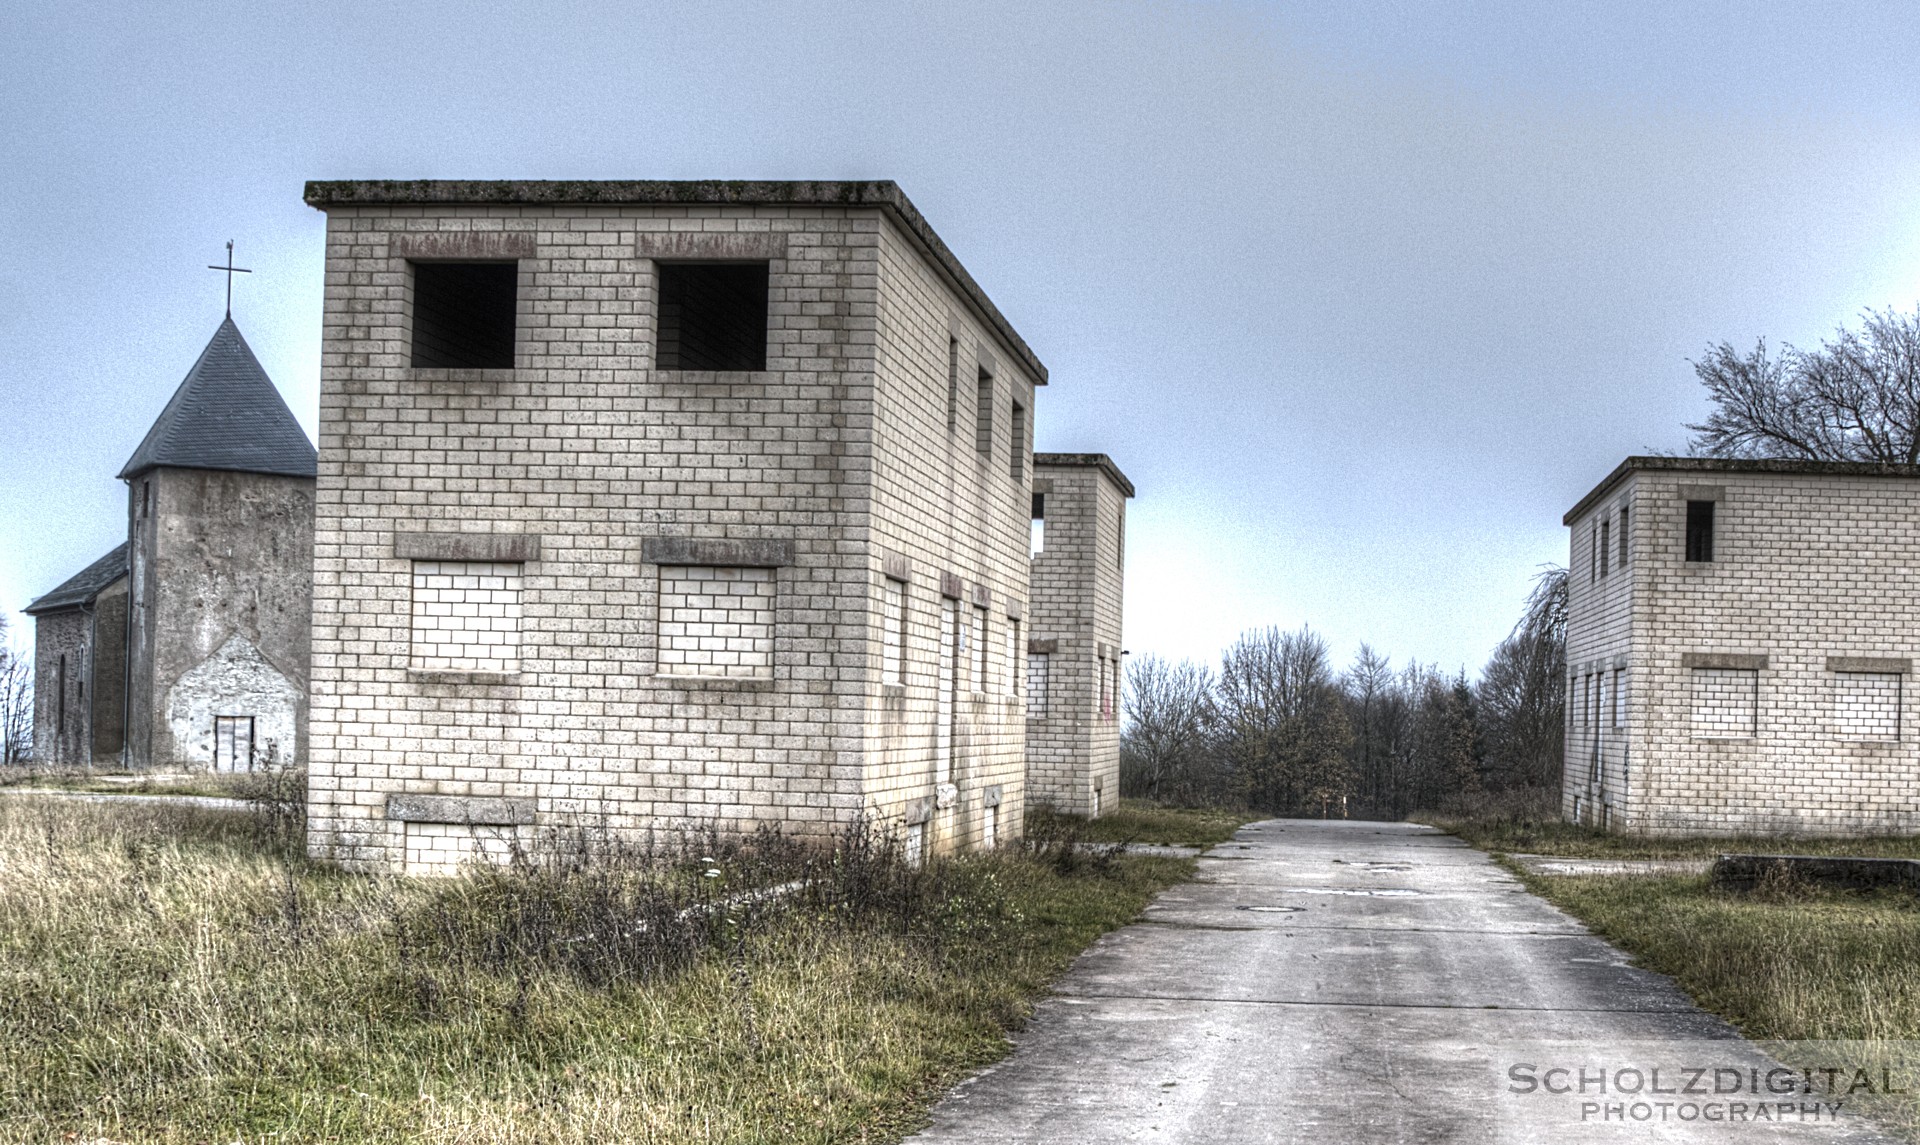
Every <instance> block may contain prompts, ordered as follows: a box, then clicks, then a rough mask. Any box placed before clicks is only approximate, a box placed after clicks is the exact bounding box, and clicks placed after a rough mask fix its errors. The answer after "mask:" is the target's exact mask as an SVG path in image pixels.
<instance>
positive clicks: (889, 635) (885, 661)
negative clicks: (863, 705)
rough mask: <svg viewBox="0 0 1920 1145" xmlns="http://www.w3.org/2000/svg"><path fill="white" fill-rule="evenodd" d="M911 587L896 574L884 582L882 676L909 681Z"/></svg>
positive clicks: (885, 679) (887, 679) (891, 680)
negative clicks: (908, 645) (908, 596)
mask: <svg viewBox="0 0 1920 1145" xmlns="http://www.w3.org/2000/svg"><path fill="white" fill-rule="evenodd" d="M906 670H907V588H906V585H905V584H903V583H902V582H900V581H897V580H894V579H893V578H892V577H887V578H885V579H884V580H883V581H882V582H881V585H880V679H881V681H882V682H884V683H888V684H895V685H904V684H905V683H906V682H907V676H906Z"/></svg>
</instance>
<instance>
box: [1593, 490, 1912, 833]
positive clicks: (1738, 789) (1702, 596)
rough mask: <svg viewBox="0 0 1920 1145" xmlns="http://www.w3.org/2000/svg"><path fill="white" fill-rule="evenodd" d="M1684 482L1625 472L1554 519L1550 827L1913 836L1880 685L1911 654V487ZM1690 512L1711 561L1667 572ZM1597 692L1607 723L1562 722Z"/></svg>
mask: <svg viewBox="0 0 1920 1145" xmlns="http://www.w3.org/2000/svg"><path fill="white" fill-rule="evenodd" d="M1696 464H1697V463H1693V462H1688V461H1685V460H1682V461H1678V462H1668V461H1666V460H1665V459H1648V460H1647V461H1646V462H1645V463H1644V464H1642V463H1638V462H1636V463H1635V464H1634V465H1632V466H1630V467H1629V468H1628V469H1627V470H1626V472H1625V474H1624V476H1623V477H1621V478H1620V479H1619V480H1617V481H1616V482H1615V483H1614V484H1613V485H1612V486H1611V487H1610V488H1608V489H1606V490H1605V492H1604V494H1603V495H1602V496H1601V497H1600V498H1597V499H1596V500H1595V501H1594V502H1593V503H1592V504H1591V505H1588V506H1585V507H1583V508H1582V510H1581V512H1580V514H1579V515H1578V516H1577V517H1572V518H1570V519H1569V520H1568V521H1567V524H1568V526H1569V538H1570V541H1571V549H1570V552H1569V557H1570V560H1569V567H1570V568H1571V569H1572V570H1574V571H1573V576H1572V581H1571V600H1570V604H1569V613H1568V626H1567V659H1568V673H1569V678H1570V684H1571V689H1570V690H1571V691H1572V693H1573V695H1574V699H1575V703H1574V704H1572V705H1570V710H1569V721H1568V729H1567V769H1566V780H1565V789H1564V791H1565V802H1564V804H1563V806H1564V808H1565V810H1566V812H1567V813H1568V814H1569V815H1573V814H1576V813H1577V814H1578V815H1579V816H1580V817H1581V818H1582V819H1585V820H1586V821H1588V822H1592V823H1600V822H1602V821H1603V820H1604V821H1608V822H1611V823H1612V824H1613V825H1614V826H1615V827H1616V828H1618V829H1621V830H1626V831H1630V832H1637V833H1649V834H1665V835H1678V834H1709V835H1712V834H1736V833H1754V834H1769V833H1796V834H1809V835H1852V834H1863V833H1870V834H1879V833H1887V834H1893V833H1906V832H1914V831H1920V744H1916V743H1915V741H1914V737H1910V736H1909V737H1905V738H1904V739H1903V738H1901V737H1900V728H1901V724H1902V723H1904V722H1905V716H1904V713H1903V712H1902V711H1901V709H1902V708H1903V707H1904V705H1905V704H1906V702H1907V697H1906V694H1905V687H1904V684H1903V682H1901V681H1900V680H1899V679H1898V677H1900V676H1902V675H1905V674H1906V673H1907V672H1908V671H1910V669H1911V664H1912V661H1913V660H1914V658H1915V657H1916V654H1917V653H1920V645H1917V644H1916V643H1915V637H1914V635H1913V634H1914V633H1915V632H1917V631H1920V596H1916V595H1915V594H1914V592H1913V590H1912V574H1911V570H1912V569H1913V567H1914V566H1915V560H1916V556H1920V554H1916V552H1915V542H1914V541H1913V539H1912V538H1913V525H1914V523H1915V522H1920V479H1916V478H1915V477H1914V476H1909V475H1907V474H1906V473H1905V472H1903V471H1899V470H1893V471H1885V472H1877V473H1876V472H1845V471H1839V470H1835V469H1833V468H1823V467H1818V466H1815V467H1800V468H1798V469H1796V468H1794V467H1790V466H1789V467H1779V466H1773V467H1769V468H1767V469H1761V468H1760V467H1758V466H1752V467H1743V466H1740V465H1733V466H1729V467H1721V468H1715V467H1711V466H1710V465H1709V466H1699V467H1694V466H1696ZM1682 466H1685V467H1686V468H1682ZM1694 500H1708V501H1712V502H1713V503H1714V505H1715V512H1714V544H1713V556H1714V559H1713V560H1712V561H1710V562H1699V561H1687V560H1685V559H1684V557H1685V538H1686V516H1687V504H1688V502H1689V501H1694ZM1623 510H1625V511H1628V512H1627V516H1626V518H1625V526H1624V528H1623V525H1622V518H1621V515H1620V514H1621V513H1622V511H1623ZM1602 515H1606V516H1610V517H1611V518H1612V521H1613V527H1612V529H1611V533H1612V538H1611V539H1612V541H1613V543H1614V550H1613V554H1612V555H1613V559H1612V560H1611V561H1610V562H1608V565H1609V568H1608V572H1607V573H1606V574H1605V575H1602V574H1600V573H1599V565H1600V562H1599V561H1598V560H1597V559H1596V557H1597V554H1595V553H1594V552H1593V551H1592V545H1593V544H1594V543H1595V541H1596V540H1597V538H1598V534H1599V530H1598V529H1597V528H1595V524H1596V521H1597V519H1598V518H1599V517H1600V516H1602ZM1622 543H1625V544H1626V545H1627V546H1628V555H1629V556H1630V558H1631V559H1630V561H1629V563H1628V564H1627V565H1626V567H1624V568H1622V567H1621V565H1620V563H1619V562H1620V550H1619V546H1620V545H1621V544H1622ZM1748 661H1750V662H1751V663H1747V662H1748ZM1881 664H1885V665H1886V666H1885V667H1884V668H1883V667H1881V666H1880V665H1881ZM1849 667H1851V668H1857V669H1859V670H1858V671H1851V670H1842V669H1845V668H1849ZM1622 670H1623V671H1622ZM1616 671H1622V674H1621V675H1619V676H1617V677H1616V676H1615V672H1616ZM1603 674H1604V676H1605V679H1606V685H1607V686H1606V689H1605V693H1606V696H1605V699H1606V703H1607V705H1608V706H1609V707H1612V706H1614V705H1615V704H1616V703H1617V704H1618V706H1619V707H1620V708H1621V709H1622V710H1623V711H1624V718H1623V720H1622V721H1621V722H1620V723H1619V724H1617V725H1616V724H1615V723H1614V721H1613V720H1612V719H1611V718H1605V719H1602V720H1601V721H1600V722H1599V724H1598V726H1596V725H1595V724H1594V723H1593V722H1592V721H1591V718H1590V715H1588V714H1585V713H1582V712H1581V711H1580V709H1579V702H1580V701H1582V700H1585V699H1586V687H1587V678H1588V677H1589V676H1594V677H1599V676H1601V675H1603ZM1594 683H1595V685H1596V691H1598V688H1597V685H1598V684H1599V680H1598V679H1597V678H1596V679H1595V680H1594ZM1616 684H1617V685H1618V687H1616ZM1749 696H1750V697H1751V700H1750V701H1749V700H1748V699H1747V697H1749ZM1609 715H1610V713H1609ZM1596 761H1597V762H1598V764H1599V766H1598V767H1597V768H1596V767H1595V766H1594V764H1595V763H1596ZM1609 813H1610V814H1609Z"/></svg>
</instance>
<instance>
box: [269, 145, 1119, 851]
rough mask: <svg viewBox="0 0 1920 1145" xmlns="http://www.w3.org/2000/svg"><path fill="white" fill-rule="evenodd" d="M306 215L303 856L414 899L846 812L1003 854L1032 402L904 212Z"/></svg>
mask: <svg viewBox="0 0 1920 1145" xmlns="http://www.w3.org/2000/svg"><path fill="white" fill-rule="evenodd" d="M307 201H308V203H310V204H311V205H313V206H315V207H317V208H319V209H321V210H323V211H325V212H326V213H327V295H326V316H325V333H324V343H323V352H322V376H321V386H322V395H321V435H320V436H321V442H320V445H321V448H320V484H319V506H318V524H317V531H316V537H315V550H316V564H315V570H316V571H315V602H314V625H315V626H314V679H313V704H314V708H313V765H312V775H311V782H310V792H311V796H310V805H309V812H310V814H309V825H310V837H309V842H310V847H311V849H312V850H313V851H314V853H316V854H319V855H326V856H331V857H335V858H338V859H340V860H342V861H345V862H348V863H350V864H352V865H355V866H358V867H362V868H370V869H372V868H377V869H404V870H410V871H418V872H436V871H442V870H445V869H447V868H448V867H449V865H451V864H453V863H456V862H458V861H459V860H461V859H463V858H470V857H472V856H473V855H474V854H475V853H476V852H477V851H486V850H489V849H494V850H497V849H499V848H500V847H503V846H505V845H506V842H507V840H508V839H510V838H511V836H512V834H513V833H514V832H518V831H522V830H526V829H529V828H538V827H541V826H545V825H568V824H587V825H596V826H605V827H608V828H611V829H613V830H616V831H622V830H624V831H633V830H640V829H645V828H649V827H672V826H677V825H695V826H697V825H704V824H711V825H715V826H718V827H720V828H722V829H739V828H746V827H750V826H752V825H753V824H755V823H769V824H778V825H780V826H782V827H783V828H784V829H786V830H789V831H791V832H793V833H795V834H801V835H809V834H811V835H816V836H817V835H822V834H826V833H830V832H833V831H836V830H838V829H840V828H841V827H842V826H843V825H845V824H846V823H848V822H850V821H852V820H853V819H854V818H855V817H856V816H859V815H862V814H868V815H874V816H877V817H880V818H882V819H884V820H889V821H891V822H893V823H895V824H896V825H899V826H900V827H901V828H902V829H903V830H904V832H905V835H906V839H907V843H908V846H909V848H910V849H917V850H921V851H931V850H946V849H952V848H964V847H974V846H982V845H990V844H993V843H995V842H996V841H998V840H1001V839H1006V838H1013V837H1017V836H1018V835H1019V834H1020V833H1021V830H1022V821H1023V809H1024V806H1025V801H1026V798H1027V768H1026V763H1027V760H1026V730H1027V699H1028V697H1027V696H1026V694H1025V693H1026V688H1027V684H1026V680H1027V647H1028V636H1029V634H1030V619H1029V575H1030V571H1031V566H1030V562H1029V554H1028V538H1029V513H1028V510H1029V507H1030V505H1031V502H1032V497H1033V491H1034V489H1033V459H1032V430H1033V410H1034V393H1035V387H1037V386H1039V385H1042V384H1044V383H1045V382H1046V370H1045V368H1044V367H1043V366H1042V365H1041V364H1040V361H1039V359H1038V358H1036V357H1035V356H1034V354H1033V351H1032V350H1030V349H1029V348H1028V346H1027V344H1026V343H1025V342H1024V341H1023V340H1022V339H1021V337H1020V335H1019V334H1018V333H1017V332H1016V331H1015V330H1014V328H1013V327H1012V325H1011V324H1010V323H1008V321H1007V320H1006V318H1005V317H1004V316H1003V315H1002V314H1001V313H1000V311H999V310H998V309H997V308H996V307H995V306H994V304H993V303H992V301H990V300H989V299H988V297H987V296H986V294H985V292H983V291H982V290H981V289H980V287H979V286H978V284H976V283H975V282H974V280H973V278H972V276H971V275H969V274H968V273H967V271H966V269H965V268H964V267H963V266H961V264H960V263H959V261H958V260H957V259H956V258H955V257H954V256H953V254H952V252H951V251H949V250H948V249H947V247H946V245H945V243H943V242H942V241H941V240H940V238H939V236H938V235H936V234H935V233H934V232H933V230H932V228H931V227H930V226H928V224H927V222H926V220H925V219H924V218H923V217H922V216H921V215H920V213H919V211H918V210H916V209H915V208H914V206H913V204H912V203H910V202H909V201H908V200H907V198H906V196H905V195H903V194H902V193H901V192H900V190H899V188H898V187H896V186H895V185H894V184H892V183H717V182H715V183H657V182H656V183H646V182H630V183H612V182H607V183H591V182H567V183H541V182H472V183H463V182H452V183H449V182H419V183H402V182H381V183H369V182H350V183H311V184H309V185H308V187H307ZM1113 615H1114V616H1115V617H1116V618H1117V615H1118V604H1117V600H1116V602H1115V604H1114V607H1113ZM1117 639H1118V637H1117V634H1115V635H1113V636H1111V637H1109V638H1107V642H1108V643H1109V644H1110V643H1112V642H1114V641H1117ZM1090 655H1091V653H1090ZM1103 782H1105V781H1104V780H1103ZM1109 790H1110V789H1109Z"/></svg>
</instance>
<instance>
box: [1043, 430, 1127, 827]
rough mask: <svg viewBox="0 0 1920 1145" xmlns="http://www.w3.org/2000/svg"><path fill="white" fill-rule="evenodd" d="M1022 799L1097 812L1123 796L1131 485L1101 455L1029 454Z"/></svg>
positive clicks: (1073, 812) (1080, 812) (1084, 812)
mask: <svg viewBox="0 0 1920 1145" xmlns="http://www.w3.org/2000/svg"><path fill="white" fill-rule="evenodd" d="M1033 477H1034V480H1033V514H1032V534H1031V544H1030V548H1031V551H1032V555H1033V573H1032V575H1033V586H1032V590H1031V591H1032V594H1033V609H1032V613H1033V618H1032V621H1031V622H1030V625H1031V630H1032V636H1031V638H1030V640H1029V642H1028V645H1027V648H1028V655H1027V681H1028V683H1027V798H1028V799H1029V800H1030V801H1032V802H1034V803H1038V804H1043V805H1045V806H1048V807H1051V808H1053V809H1054V810H1056V811H1060V812H1063V813H1066V814H1071V815H1086V816H1097V815H1099V814H1100V813H1101V812H1103V811H1105V810H1107V809H1108V808H1110V807H1111V806H1112V805H1113V801H1114V800H1116V799H1118V798H1119V795H1120V684H1121V667H1122V665H1121V660H1120V657H1121V648H1120V621H1121V612H1122V603H1123V599H1124V587H1125V575H1124V572H1125V567H1126V538H1127V499H1128V498H1130V497H1132V496H1133V483H1132V482H1130V481H1128V480H1127V478H1126V475H1125V474H1124V473H1121V472H1120V468H1119V466H1117V465H1115V464H1114V463H1113V459H1112V458H1110V457H1108V456H1107V455H1106V454H1104V453H1036V454H1034V457H1033Z"/></svg>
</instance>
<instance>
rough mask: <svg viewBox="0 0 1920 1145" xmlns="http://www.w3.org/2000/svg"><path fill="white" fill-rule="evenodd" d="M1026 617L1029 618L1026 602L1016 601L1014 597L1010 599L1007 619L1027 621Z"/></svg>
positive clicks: (1008, 600)
mask: <svg viewBox="0 0 1920 1145" xmlns="http://www.w3.org/2000/svg"><path fill="white" fill-rule="evenodd" d="M1026 616H1027V602H1026V601H1024V600H1015V599H1013V598H1012V597H1008V598H1007V619H1009V620H1025V619H1026Z"/></svg>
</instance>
